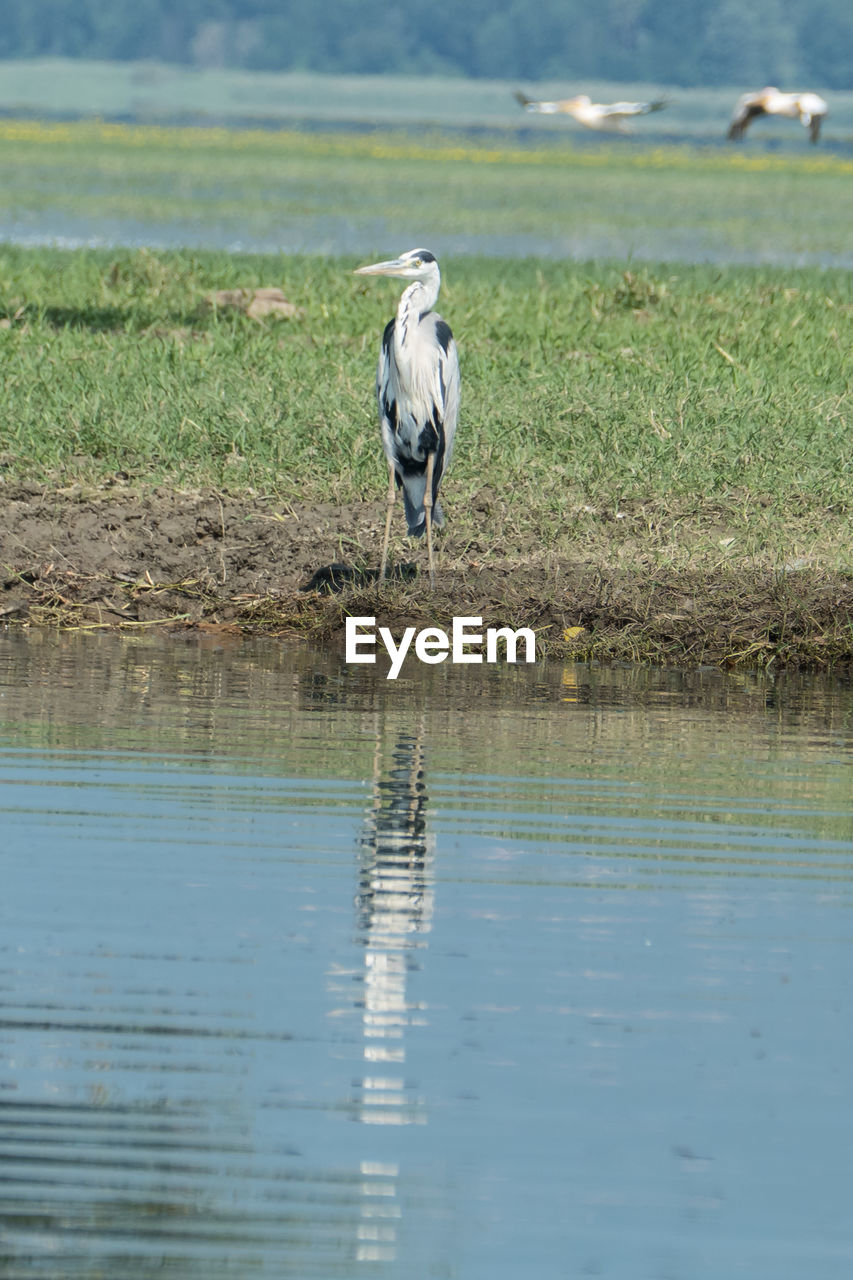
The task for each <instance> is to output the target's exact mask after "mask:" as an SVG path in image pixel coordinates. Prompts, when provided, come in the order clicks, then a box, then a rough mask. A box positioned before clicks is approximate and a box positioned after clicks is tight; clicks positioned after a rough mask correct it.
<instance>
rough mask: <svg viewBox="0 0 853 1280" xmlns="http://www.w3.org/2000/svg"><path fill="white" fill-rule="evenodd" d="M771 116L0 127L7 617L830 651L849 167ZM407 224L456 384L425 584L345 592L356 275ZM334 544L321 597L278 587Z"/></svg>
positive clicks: (836, 655)
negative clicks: (665, 129) (349, 618)
mask: <svg viewBox="0 0 853 1280" xmlns="http://www.w3.org/2000/svg"><path fill="white" fill-rule="evenodd" d="M776 123H778V122H776ZM785 124H786V126H787V128H788V129H790V130H792V131H793V132H792V133H790V134H787V133H786V134H785V138H786V146H785V147H784V148H777V149H773V150H768V149H767V148H766V147H763V146H761V145H760V143H758V144H756V145H755V146H752V147H751V146H749V145H747V146H744V147H741V148H739V149H737V150H735V149H726V148H725V147H724V146H722V145H721V146H710V145H703V146H698V145H694V144H693V143H691V141H690V139H689V138H686V139H685V140H682V141H675V142H660V141H658V142H651V141H646V140H644V139H642V138H634V139H616V140H612V141H607V140H605V139H595V140H594V145H592V144H590V143H588V142H587V141H586V140H584V141H583V142H582V143H581V142H579V141H578V140H577V138H576V135H575V134H574V133H571V132H569V131H568V130H564V131H562V132H556V131H554V130H553V129H548V130H544V131H542V132H541V133H534V134H532V135H531V134H529V133H524V134H514V133H511V132H505V133H504V134H500V133H496V132H495V131H494V130H492V131H489V132H488V133H483V134H482V136H477V135H475V134H472V133H469V134H467V135H465V136H461V135H459V134H456V133H451V132H448V131H446V130H444V131H442V129H441V128H439V127H438V126H436V127H434V128H430V129H424V128H419V129H417V130H408V131H407V130H404V129H394V130H390V129H387V128H386V129H380V128H372V129H370V130H368V131H364V130H362V131H355V130H345V129H340V128H339V129H335V130H331V129H330V130H327V131H323V130H318V129H316V128H314V129H310V130H306V129H299V128H295V127H288V128H278V129H269V128H265V129H260V128H255V129H249V130H247V129H243V130H235V129H230V128H226V127H222V126H216V127H199V126H192V127H190V126H186V125H184V126H180V127H176V126H167V125H161V124H156V125H151V124H144V125H143V124H136V123H118V122H114V121H113V122H110V121H103V120H102V121H93V120H88V121H86V120H83V121H73V120H57V119H50V120H34V119H27V118H21V117H19V116H16V117H11V116H10V117H8V118H6V119H2V120H0V174H2V179H3V181H2V183H0V234H2V236H3V238H4V241H5V242H4V243H2V244H0V349H2V360H3V365H4V371H5V376H4V413H3V417H2V423H0V484H2V492H3V498H4V501H3V503H2V510H0V547H2V553H0V559H1V560H2V580H3V590H2V594H0V614H2V619H3V621H4V622H9V623H14V624H17V625H25V624H27V623H35V622H48V623H51V624H59V625H62V626H76V627H116V626H118V627H124V628H134V627H140V626H148V625H154V624H159V623H161V622H163V621H168V622H169V623H171V625H173V626H175V627H179V626H195V627H200V626H201V627H207V628H210V629H216V628H222V627H229V628H243V629H245V628H251V629H255V630H266V631H284V630H300V631H303V632H306V633H307V634H309V635H315V636H330V635H335V634H337V633H339V632H340V630H341V621H342V618H343V616H344V615H345V614H346V613H359V614H363V613H370V614H376V615H379V616H380V618H382V617H385V618H387V619H389V620H392V621H393V620H396V621H402V620H406V621H412V622H420V624H421V625H425V624H426V623H427V622H430V623H435V624H437V625H442V624H443V623H444V622H445V621H446V620H448V619H449V618H450V617H451V616H453V615H454V614H474V615H482V616H483V617H484V619H486V621H487V622H489V621H494V622H499V623H501V624H506V623H514V624H515V625H528V626H533V627H536V628H537V630H538V633H539V636H540V640H541V647H542V651H543V652H545V651H551V652H559V653H570V654H573V655H576V656H597V657H602V658H614V657H618V658H648V659H655V660H658V661H671V662H682V663H689V664H693V665H695V664H697V663H706V662H712V663H726V664H728V665H735V664H760V665H769V664H780V665H781V664H789V665H811V666H825V665H830V664H833V663H838V662H842V661H849V659H850V656H851V653H853V580H851V566H853V526H851V506H853V466H852V465H851V450H850V401H851V363H852V362H851V359H850V350H851V330H853V278H851V274H850V267H851V265H853V235H851V230H850V217H849V192H850V184H851V178H853V156H849V155H847V154H845V152H844V149H843V148H842V149H841V150H835V151H833V150H831V149H820V148H810V147H808V146H807V144H806V143H805V141H804V139H803V138H800V136H799V132H798V130H799V127H798V126H796V125H795V124H792V123H791V122H785ZM638 132H639V129H638ZM416 244H423V245H426V246H427V247H429V248H431V249H433V251H434V252H436V253H437V254H438V255H439V257H440V260H441V266H442V273H443V287H442V295H441V298H440V301H439V309H440V310H441V311H442V313H443V314H444V315H445V316H446V318H447V319H448V320H449V321H450V323H451V324H452V327H453V330H454V333H455V335H456V337H457V341H458V344H459V349H460V359H461V364H462V378H463V407H462V413H461V417H460V426H459V433H458V437H457V445H456V453H455V456H454V461H453V467H452V469H451V471H450V472H449V473H448V475H447V477H446V479H445V484H444V493H443V501H444V506H445V510H446V513H447V517H448V522H447V527H446V532H445V533H444V535H443V537H442V541H441V546H440V552H439V582H438V588H437V591H436V592H435V594H434V595H431V593H430V592H429V591H428V589H427V588H426V587H425V585H424V578H423V577H420V578H419V577H413V576H409V575H410V571H408V570H407V571H406V573H405V574H404V575H403V576H402V577H401V578H400V579H395V580H394V581H392V582H389V583H388V584H387V585H385V586H383V587H382V588H381V589H380V588H378V587H377V586H376V584H375V583H374V582H372V581H370V579H369V571H370V570H371V569H375V568H376V565H377V563H378V552H379V542H380V538H381V526H382V521H383V495H384V487H385V465H384V460H383V458H382V453H381V446H380V442H379V434H378V428H377V423H376V415H375V405H374V392H373V382H374V376H375V363H376V355H377V351H378V343H379V336H380V333H381V331H382V327H383V325H384V323H385V322H386V320H387V319H388V317H389V316H390V315H391V314H392V313H393V311H394V309H395V307H396V302H397V297H398V290H397V288H396V285H395V283H392V282H387V281H386V282H378V281H365V280H363V279H358V278H355V277H353V275H352V269H353V268H354V267H356V266H357V265H359V263H360V262H364V261H367V260H369V259H371V258H373V257H379V256H382V257H387V256H390V255H391V254H393V253H396V252H399V251H400V250H401V249H404V248H409V247H412V246H413V245H416ZM258 289H267V290H270V289H276V290H279V291H280V294H279V295H275V296H274V298H273V303H272V306H270V305H269V302H268V300H267V306H266V308H264V307H263V306H262V305H259V303H258V301H257V300H255V291H256V290H258ZM253 302H254V305H253ZM403 529H404V522H403V519H402V515H401V514H400V512H398V513H397V517H396V519H395V527H394V537H393V539H392V551H393V555H394V558H395V561H396V562H397V564H398V565H401V566H402V565H408V564H410V563H411V564H413V565H415V566H421V561H422V560H423V558H424V557H423V551H422V548H420V547H417V546H416V547H414V548H413V547H412V545H411V544H409V543H408V542H407V541H406V540H405V539H404V538H403V537H402V532H403ZM332 563H338V564H343V565H345V566H347V568H348V570H351V571H353V572H354V573H355V577H354V579H353V580H352V581H350V582H349V583H348V585H347V586H346V587H345V589H344V591H343V592H340V593H331V594H330V593H317V592H314V591H305V590H304V588H305V586H306V585H307V583H308V582H309V581H310V580H311V578H312V575H313V574H314V573H315V572H316V571H317V570H318V569H322V568H323V567H324V566H327V565H329V564H332ZM421 567H422V566H421ZM362 570H365V571H367V577H366V578H364V579H360V578H359V576H358V574H359V571H362Z"/></svg>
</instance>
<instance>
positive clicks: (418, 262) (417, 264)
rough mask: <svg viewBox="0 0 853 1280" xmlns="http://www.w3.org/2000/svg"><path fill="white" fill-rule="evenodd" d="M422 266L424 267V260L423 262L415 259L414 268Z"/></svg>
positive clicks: (420, 259)
mask: <svg viewBox="0 0 853 1280" xmlns="http://www.w3.org/2000/svg"><path fill="white" fill-rule="evenodd" d="M423 265H424V260H423V258H415V266H416V267H422V266H423Z"/></svg>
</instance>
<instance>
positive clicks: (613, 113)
mask: <svg viewBox="0 0 853 1280" xmlns="http://www.w3.org/2000/svg"><path fill="white" fill-rule="evenodd" d="M515 97H516V100H517V101H518V102H519V103H520V104H521V106H522V107H524V110H525V111H532V112H538V113H539V114H540V115H543V116H554V115H565V116H571V117H572V119H573V120H576V121H577V122H578V124H582V125H583V126H584V127H585V128H586V129H599V130H607V129H609V130H611V131H612V132H614V133H628V132H629V130H628V128H627V126H626V124H625V121H626V120H628V119H630V118H631V117H632V116H647V115H649V113H650V112H652V111H662V110H663V109H664V107H665V106H666V105H667V101H666V98H656V99H655V100H654V102H593V101H592V99H591V98H590V97H588V95H587V94H585V93H579V94H576V96H575V97H574V98H561V99H559V100H558V101H556V102H538V101H537V100H536V99H535V98H528V96H527V94H526V93H516V95H515Z"/></svg>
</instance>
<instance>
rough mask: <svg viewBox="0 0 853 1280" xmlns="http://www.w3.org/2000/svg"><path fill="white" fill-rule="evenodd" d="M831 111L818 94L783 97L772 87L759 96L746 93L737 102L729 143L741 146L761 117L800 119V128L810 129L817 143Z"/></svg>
mask: <svg viewBox="0 0 853 1280" xmlns="http://www.w3.org/2000/svg"><path fill="white" fill-rule="evenodd" d="M828 110H829V108H828V107H827V105H826V103H825V102H824V100H823V98H821V97H820V96H819V94H817V93H780V92H779V90H778V89H775V88H773V86H772V85H771V86H770V87H769V88H767V89H761V90H760V91H759V92H758V93H745V94H743V96H742V97H740V98H738V101H737V106H736V107H735V110H734V115H733V116H732V122H731V124H730V125H729V134H728V136H729V141H730V142H739V141H740V139H741V138H742V137H743V135H744V134H745V133H746V129H747V126H748V125H749V124H751V123H752V121H753V120H757V119H758V118H759V117H760V116H788V117H790V118H791V119H797V118H799V121H800V124H801V125H804V126H805V128H806V129H808V131H809V137H810V138H811V140H812V142H817V140H818V137H819V136H820V126H821V125H822V124H823V121H824V118H825V116H826V114H827V112H828Z"/></svg>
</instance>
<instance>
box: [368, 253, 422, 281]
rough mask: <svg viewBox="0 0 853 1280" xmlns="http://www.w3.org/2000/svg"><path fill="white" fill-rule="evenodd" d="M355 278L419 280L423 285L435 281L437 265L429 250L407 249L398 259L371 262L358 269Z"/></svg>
mask: <svg viewBox="0 0 853 1280" xmlns="http://www.w3.org/2000/svg"><path fill="white" fill-rule="evenodd" d="M354 274H355V275H357V276H397V277H399V279H401V280H420V281H422V282H423V283H426V282H427V281H431V280H435V279H436V277H437V276H438V263H437V262H436V259H435V254H433V253H430V251H429V249H409V251H408V253H401V254H400V256H399V258H390V259H389V260H388V261H387V262H373V263H371V264H370V265H369V266H366V267H358V268H357V269H356V271H355V272H354Z"/></svg>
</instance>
